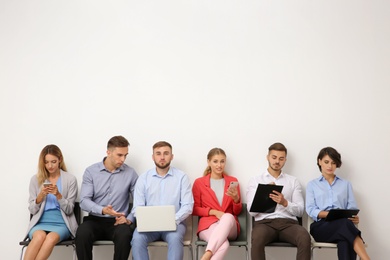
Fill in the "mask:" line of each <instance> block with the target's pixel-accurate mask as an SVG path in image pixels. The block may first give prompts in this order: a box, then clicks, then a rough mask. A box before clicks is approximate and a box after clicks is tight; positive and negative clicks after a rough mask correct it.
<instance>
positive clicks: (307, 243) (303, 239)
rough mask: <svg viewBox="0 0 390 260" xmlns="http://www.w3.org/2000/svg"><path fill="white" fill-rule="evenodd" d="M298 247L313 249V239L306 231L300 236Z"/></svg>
mask: <svg viewBox="0 0 390 260" xmlns="http://www.w3.org/2000/svg"><path fill="white" fill-rule="evenodd" d="M297 240H298V241H297V242H298V246H302V247H311V237H310V234H309V233H308V232H307V231H306V230H305V231H304V232H301V233H300V234H299V235H298V239H297Z"/></svg>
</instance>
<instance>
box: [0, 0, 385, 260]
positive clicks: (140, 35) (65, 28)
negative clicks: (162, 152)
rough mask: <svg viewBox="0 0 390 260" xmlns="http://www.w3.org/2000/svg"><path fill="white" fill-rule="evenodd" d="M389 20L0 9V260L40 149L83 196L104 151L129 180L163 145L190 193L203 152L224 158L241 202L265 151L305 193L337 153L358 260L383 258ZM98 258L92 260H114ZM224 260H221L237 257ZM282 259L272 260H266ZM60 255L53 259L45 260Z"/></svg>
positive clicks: (369, 5) (72, 6)
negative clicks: (274, 148)
mask: <svg viewBox="0 0 390 260" xmlns="http://www.w3.org/2000/svg"><path fill="white" fill-rule="evenodd" d="M389 7H390V3H389V2H386V1H379V0H377V1H375V0H374V1H364V0H355V1H348V0H347V1H308V0H300V1H259V0H257V1H254V0H246V1H242V0H241V1H238V0H237V1H234V0H223V1H222V0H213V1H205V0H197V1H173V0H164V1H150V0H149V1H129V0H128V1H102V0H96V1H49V0H47V1H44V0H36V1H6V0H2V1H0V37H1V38H0V111H1V112H0V116H1V118H0V119H1V128H0V129H1V130H0V131H1V135H0V138H1V139H0V140H1V144H2V149H1V150H0V158H1V162H2V165H3V179H2V181H1V184H0V185H1V189H0V192H1V196H0V198H1V205H2V210H1V212H2V213H1V214H2V218H1V219H2V221H1V227H0V230H1V231H2V234H3V235H2V236H1V237H0V247H1V248H0V251H1V252H6V254H7V255H8V256H9V257H7V259H17V257H18V254H19V250H20V246H19V245H18V242H19V240H20V239H21V238H22V237H23V236H24V234H25V231H26V228H27V223H28V210H27V198H28V183H29V179H30V177H31V176H32V175H33V174H34V173H35V171H36V166H37V159H38V155H39V152H40V150H41V149H42V148H43V147H44V146H45V145H46V144H49V143H55V144H57V145H59V146H60V148H61V149H62V151H63V152H64V154H65V160H66V163H67V165H68V168H69V171H70V172H71V173H73V174H74V175H76V176H77V179H78V180H79V185H80V184H81V178H82V174H83V171H84V169H85V168H86V167H87V166H89V165H90V164H92V163H94V162H97V161H99V160H101V159H102V158H103V156H104V155H105V146H106V142H107V140H108V139H109V138H110V137H111V136H113V135H117V134H121V135H124V136H125V137H127V138H128V139H129V141H130V142H131V147H130V156H129V158H128V159H127V163H128V164H130V165H132V166H133V167H135V169H136V170H137V171H138V172H139V173H142V172H144V171H146V170H147V169H148V168H151V167H152V166H153V163H152V161H151V157H150V156H151V146H152V145H153V143H155V142H156V141H159V140H167V141H169V142H171V143H172V144H173V146H174V153H175V160H174V163H173V164H174V165H175V166H176V167H178V168H181V169H183V170H184V171H186V172H187V173H188V174H189V176H190V177H191V179H192V180H194V179H195V178H197V177H199V176H201V174H202V171H203V169H204V168H205V166H206V154H207V152H208V151H209V149H211V148H213V147H222V148H223V149H225V151H226V152H227V154H228V169H227V170H228V172H230V173H231V174H232V175H235V176H237V177H238V178H239V180H240V184H241V188H242V190H243V194H244V195H243V197H244V201H245V192H244V191H245V189H246V186H247V182H248V180H249V178H250V177H251V176H253V175H255V174H258V173H259V172H260V170H261V169H262V168H264V167H266V160H265V155H266V152H267V148H268V146H269V145H270V144H271V143H273V142H276V141H280V142H283V143H284V144H285V145H286V146H287V148H288V149H289V156H288V162H287V165H286V167H285V169H286V171H287V172H289V173H291V174H293V175H295V176H297V177H298V178H299V179H300V181H301V183H302V185H304V186H306V183H307V182H308V181H309V180H311V179H313V178H315V177H317V176H319V174H320V173H319V172H318V169H317V166H316V162H315V161H316V156H317V153H318V151H319V150H320V149H321V148H323V147H324V146H333V147H335V148H337V149H338V150H339V151H340V152H341V154H342V158H343V162H344V164H343V166H342V168H341V169H340V170H339V171H338V174H339V175H340V176H342V177H345V178H347V179H349V180H350V181H352V183H353V186H354V191H355V195H356V197H357V200H358V204H359V206H360V208H361V213H360V217H361V224H360V228H361V230H362V232H363V237H364V239H365V240H366V242H367V243H368V244H369V247H368V251H369V254H370V255H371V257H372V259H383V256H385V255H389V254H390V250H389V247H388V246H387V243H386V242H385V240H386V237H387V234H388V233H390V227H389V225H388V224H387V222H388V221H387V219H386V216H387V215H388V214H387V213H388V211H389V210H388V205H387V204H388V203H387V201H388V198H389V196H388V192H386V191H385V190H386V189H387V188H388V181H389V175H388V172H387V171H388V164H387V162H388V160H389V157H390V152H389V149H388V147H389V146H390V140H389V130H390V122H389V119H388V112H389V110H390V103H389V102H388V100H389V95H390V88H389V81H390V76H389V73H388V71H389V68H390V66H389V60H390V53H389V48H388V46H389V44H390V29H389V26H388V25H389V23H390V17H389V15H388V10H389ZM99 250H100V251H99V253H101V257H97V258H96V259H110V254H111V252H110V253H107V252H106V250H102V249H99ZM232 252H233V253H232V254H230V256H231V257H230V258H228V259H237V256H238V255H239V252H242V251H237V250H234V251H232ZM291 252H292V251H280V252H278V251H269V254H270V255H269V258H268V259H283V258H284V259H288V255H290V254H291ZM321 252H323V251H321ZM104 254H108V255H104ZM292 255H294V252H293V253H292ZM68 256H69V254H68V252H67V251H66V249H56V251H55V252H54V253H53V257H52V259H69V257H68ZM289 257H290V259H293V258H294V257H291V256H289ZM316 259H319V260H321V259H335V252H331V253H329V252H328V253H323V255H322V256H320V257H318V258H316Z"/></svg>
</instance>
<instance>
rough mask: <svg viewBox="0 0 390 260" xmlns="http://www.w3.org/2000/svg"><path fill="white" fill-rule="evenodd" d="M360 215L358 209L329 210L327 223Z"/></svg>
mask: <svg viewBox="0 0 390 260" xmlns="http://www.w3.org/2000/svg"><path fill="white" fill-rule="evenodd" d="M358 213H359V210H358V209H331V210H329V213H328V216H326V218H325V220H326V221H332V220H335V219H339V218H352V217H353V216H355V215H357V214H358Z"/></svg>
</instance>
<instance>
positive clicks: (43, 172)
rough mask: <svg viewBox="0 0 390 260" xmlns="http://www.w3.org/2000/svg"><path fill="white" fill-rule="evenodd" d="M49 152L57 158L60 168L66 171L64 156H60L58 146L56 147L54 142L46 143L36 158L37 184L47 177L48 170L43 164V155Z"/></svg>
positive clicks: (40, 183)
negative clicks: (37, 158)
mask: <svg viewBox="0 0 390 260" xmlns="http://www.w3.org/2000/svg"><path fill="white" fill-rule="evenodd" d="M48 154H51V155H54V156H55V157H57V158H58V160H59V162H60V165H59V167H60V169H61V170H63V171H66V165H65V162H64V157H63V156H62V152H61V150H60V148H58V146H57V145H54V144H49V145H46V146H45V147H44V148H43V149H42V151H41V154H40V155H39V160H38V173H37V178H38V184H39V185H42V183H43V182H44V181H45V180H46V179H47V178H49V172H48V171H47V169H46V166H45V157H46V155H48Z"/></svg>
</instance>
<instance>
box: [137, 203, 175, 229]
mask: <svg viewBox="0 0 390 260" xmlns="http://www.w3.org/2000/svg"><path fill="white" fill-rule="evenodd" d="M175 214H176V212H175V206H174V205H165V206H138V207H137V208H136V209H135V216H136V218H137V229H138V232H158V231H175V230H176V221H175Z"/></svg>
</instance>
